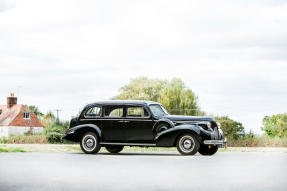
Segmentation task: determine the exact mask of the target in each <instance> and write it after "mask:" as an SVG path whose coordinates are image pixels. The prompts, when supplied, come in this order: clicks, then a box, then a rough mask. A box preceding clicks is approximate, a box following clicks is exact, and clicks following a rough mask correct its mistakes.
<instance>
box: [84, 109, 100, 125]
mask: <svg viewBox="0 0 287 191" xmlns="http://www.w3.org/2000/svg"><path fill="white" fill-rule="evenodd" d="M101 114H102V108H101V106H99V105H94V106H91V107H89V108H87V109H86V111H84V112H83V114H82V116H81V120H80V125H82V124H93V125H96V126H98V127H99V128H101V125H102V122H101Z"/></svg>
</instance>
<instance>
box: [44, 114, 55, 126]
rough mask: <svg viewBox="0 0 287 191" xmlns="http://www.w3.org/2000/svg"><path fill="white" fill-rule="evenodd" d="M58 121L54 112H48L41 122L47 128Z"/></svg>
mask: <svg viewBox="0 0 287 191" xmlns="http://www.w3.org/2000/svg"><path fill="white" fill-rule="evenodd" d="M55 122H56V117H55V116H54V114H53V113H52V112H48V113H47V114H46V115H44V117H43V118H42V119H41V123H42V124H43V126H44V127H45V128H48V127H50V126H51V125H53V124H54V123H55Z"/></svg>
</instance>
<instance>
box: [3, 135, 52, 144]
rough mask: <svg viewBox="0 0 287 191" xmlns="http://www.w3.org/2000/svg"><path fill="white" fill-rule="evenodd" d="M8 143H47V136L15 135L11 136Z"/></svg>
mask: <svg viewBox="0 0 287 191" xmlns="http://www.w3.org/2000/svg"><path fill="white" fill-rule="evenodd" d="M7 143H12V144H13V143H14V144H46V143H48V141H47V139H46V136H45V135H43V134H36V135H13V136H11V137H9V139H8V141H7Z"/></svg>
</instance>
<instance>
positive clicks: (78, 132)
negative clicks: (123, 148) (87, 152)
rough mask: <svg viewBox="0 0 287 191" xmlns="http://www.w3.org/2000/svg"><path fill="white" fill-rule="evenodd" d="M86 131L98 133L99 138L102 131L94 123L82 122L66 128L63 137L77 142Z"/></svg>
mask: <svg viewBox="0 0 287 191" xmlns="http://www.w3.org/2000/svg"><path fill="white" fill-rule="evenodd" d="M87 132H94V133H96V134H97V135H98V138H99V139H101V138H102V131H101V129H100V128H99V127H98V126H96V125H94V124H83V125H77V126H75V127H72V128H70V129H68V130H67V132H66V134H65V136H64V137H63V139H66V140H69V141H74V142H78V141H80V139H81V137H82V136H83V134H85V133H87Z"/></svg>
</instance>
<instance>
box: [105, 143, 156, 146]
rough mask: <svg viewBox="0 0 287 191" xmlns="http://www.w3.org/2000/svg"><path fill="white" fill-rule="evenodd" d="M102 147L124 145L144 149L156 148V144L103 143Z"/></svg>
mask: <svg viewBox="0 0 287 191" xmlns="http://www.w3.org/2000/svg"><path fill="white" fill-rule="evenodd" d="M100 145H123V146H144V147H155V146H156V144H147V143H108V142H101V143H100Z"/></svg>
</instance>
